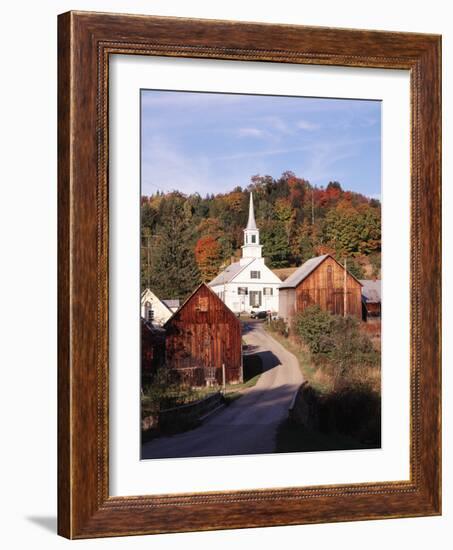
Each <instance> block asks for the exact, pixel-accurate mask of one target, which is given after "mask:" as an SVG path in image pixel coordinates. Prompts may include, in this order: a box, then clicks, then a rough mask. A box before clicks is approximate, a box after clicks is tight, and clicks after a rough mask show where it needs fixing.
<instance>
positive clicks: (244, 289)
mask: <svg viewBox="0 0 453 550" xmlns="http://www.w3.org/2000/svg"><path fill="white" fill-rule="evenodd" d="M248 290H249V289H248V288H247V287H246V286H240V287H238V294H239V295H241V296H246V295H247V294H248Z"/></svg>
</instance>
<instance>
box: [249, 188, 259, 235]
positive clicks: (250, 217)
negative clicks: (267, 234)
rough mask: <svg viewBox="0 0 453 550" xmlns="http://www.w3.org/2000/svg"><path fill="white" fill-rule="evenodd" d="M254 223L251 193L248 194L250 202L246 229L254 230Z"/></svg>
mask: <svg viewBox="0 0 453 550" xmlns="http://www.w3.org/2000/svg"><path fill="white" fill-rule="evenodd" d="M256 228H257V227H256V222H255V211H254V208H253V193H250V202H249V221H248V223H247V229H256Z"/></svg>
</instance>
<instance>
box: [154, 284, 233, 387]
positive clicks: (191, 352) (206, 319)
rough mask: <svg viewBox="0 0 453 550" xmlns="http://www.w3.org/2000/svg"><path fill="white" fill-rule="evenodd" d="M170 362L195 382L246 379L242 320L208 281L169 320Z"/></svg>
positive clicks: (183, 379) (187, 380)
mask: <svg viewBox="0 0 453 550" xmlns="http://www.w3.org/2000/svg"><path fill="white" fill-rule="evenodd" d="M165 330H166V344H165V350H166V364H167V367H169V368H172V369H176V370H177V371H178V374H179V375H180V376H179V378H180V381H181V382H182V383H187V384H189V385H191V386H204V385H213V384H219V385H221V384H222V383H223V374H222V373H223V371H224V372H225V382H226V383H227V384H231V383H236V382H242V339H241V323H240V321H239V319H238V318H237V317H236V315H235V314H234V313H233V312H232V311H231V310H230V309H229V307H228V306H226V305H225V304H224V303H223V302H222V300H221V299H220V298H219V297H218V296H217V295H216V294H215V293H214V292H213V291H212V290H211V289H210V288H209V287H208V286H206V285H205V284H204V283H203V284H201V285H200V286H199V287H198V288H197V289H196V290H195V291H194V293H193V294H192V295H191V296H190V297H189V298H188V299H187V300H186V301H185V302H184V303H183V304H182V306H181V307H180V308H179V309H178V311H177V312H176V313H175V314H174V315H173V316H172V317H171V318H170V319H169V320H168V321H167V322H166V323H165Z"/></svg>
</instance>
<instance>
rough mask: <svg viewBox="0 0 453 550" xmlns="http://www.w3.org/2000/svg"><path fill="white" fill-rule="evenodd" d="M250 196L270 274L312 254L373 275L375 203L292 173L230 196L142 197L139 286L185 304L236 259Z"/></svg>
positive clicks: (376, 262)
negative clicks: (198, 287) (199, 286)
mask: <svg viewBox="0 0 453 550" xmlns="http://www.w3.org/2000/svg"><path fill="white" fill-rule="evenodd" d="M250 191H253V198H254V203H255V215H256V222H257V225H258V227H259V229H260V238H261V244H262V245H263V256H264V257H266V258H267V263H268V265H269V267H271V268H283V267H290V266H299V265H300V264H301V263H303V262H304V261H305V260H307V259H308V258H310V257H312V256H316V255H319V254H325V253H331V254H332V255H334V256H335V257H336V258H337V259H338V260H340V261H342V260H343V259H344V258H348V268H349V269H350V270H351V271H352V272H353V273H354V274H355V275H356V276H358V277H364V276H365V275H366V276H374V277H379V276H380V250H381V205H380V202H379V201H378V200H376V199H370V198H367V197H365V196H363V195H361V194H358V193H354V192H351V191H346V190H343V189H342V186H341V184H340V183H338V182H330V183H329V184H328V185H327V187H325V188H323V187H316V186H312V185H311V184H310V183H309V182H308V181H306V180H304V179H302V178H299V177H297V176H296V175H295V174H293V173H292V172H285V173H284V174H282V176H281V177H280V178H279V179H274V178H272V177H270V176H253V177H252V178H251V182H250V184H249V185H248V186H247V187H245V188H242V187H236V188H234V189H233V190H232V191H231V192H229V193H226V194H225V193H223V194H211V195H208V196H206V197H201V196H200V195H198V194H193V195H184V194H183V193H180V192H177V191H174V192H171V193H162V192H157V193H156V194H153V195H152V196H150V197H145V196H144V197H142V203H141V244H142V248H141V254H142V262H141V264H142V273H141V277H142V278H141V284H142V288H145V287H147V286H149V287H150V288H152V289H153V290H154V291H155V292H156V294H157V295H158V296H160V297H161V298H181V299H183V298H185V297H186V296H187V295H188V294H189V293H190V292H191V291H192V290H193V289H194V288H195V286H196V285H197V284H198V283H199V282H201V281H209V280H211V279H212V278H213V277H214V276H215V275H216V274H217V273H218V272H219V270H220V269H221V268H222V267H223V266H225V265H227V264H229V263H230V262H231V261H234V259H235V258H239V256H240V247H241V245H242V244H243V229H244V227H245V225H246V223H247V216H248V202H249V193H250Z"/></svg>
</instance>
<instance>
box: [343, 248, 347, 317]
mask: <svg viewBox="0 0 453 550" xmlns="http://www.w3.org/2000/svg"><path fill="white" fill-rule="evenodd" d="M347 265H348V264H347V257H346V256H345V258H344V277H343V317H346V315H347V311H346V310H347V309H348V295H347Z"/></svg>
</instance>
